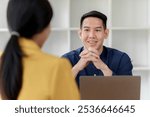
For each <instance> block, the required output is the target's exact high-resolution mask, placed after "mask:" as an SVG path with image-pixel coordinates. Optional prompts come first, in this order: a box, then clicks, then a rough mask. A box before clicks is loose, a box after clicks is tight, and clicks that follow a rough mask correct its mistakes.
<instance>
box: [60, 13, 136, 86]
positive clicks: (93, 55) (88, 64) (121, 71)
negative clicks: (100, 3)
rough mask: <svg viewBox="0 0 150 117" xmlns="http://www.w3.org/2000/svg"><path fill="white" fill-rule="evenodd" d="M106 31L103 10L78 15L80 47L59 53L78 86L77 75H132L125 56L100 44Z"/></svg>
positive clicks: (130, 66)
mask: <svg viewBox="0 0 150 117" xmlns="http://www.w3.org/2000/svg"><path fill="white" fill-rule="evenodd" d="M108 34H109V30H108V29H107V17H106V16H105V15H104V14H103V13H100V12H98V11H90V12H88V13H86V14H84V15H83V16H82V17H81V20H80V30H79V37H80V39H81V41H82V43H83V47H81V48H78V49H77V50H73V51H71V52H68V53H66V54H64V55H63V57H65V58H67V59H69V61H70V62H71V64H72V72H73V74H74V76H75V78H76V81H77V84H78V85H79V77H80V76H93V75H95V76H96V75H97V76H99V75H102V76H112V75H132V68H133V66H132V63H131V60H130V58H129V56H128V55H127V54H126V53H124V52H121V51H119V50H116V49H113V48H108V47H105V46H104V45H103V43H104V40H105V39H107V37H108Z"/></svg>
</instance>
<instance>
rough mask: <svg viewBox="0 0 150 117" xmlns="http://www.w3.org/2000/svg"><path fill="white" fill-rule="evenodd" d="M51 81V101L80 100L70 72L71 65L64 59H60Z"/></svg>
mask: <svg viewBox="0 0 150 117" xmlns="http://www.w3.org/2000/svg"><path fill="white" fill-rule="evenodd" d="M54 76H55V79H54V80H53V87H52V88H53V89H52V99H54V100H57V99H58V100H59V99H60V100H78V99H80V95H79V90H78V88H77V85H76V82H75V78H74V77H73V74H72V72H71V65H70V63H69V62H68V61H67V60H66V59H60V60H59V63H58V67H57V68H56V71H55V74H54Z"/></svg>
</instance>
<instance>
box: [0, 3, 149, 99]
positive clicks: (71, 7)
mask: <svg viewBox="0 0 150 117" xmlns="http://www.w3.org/2000/svg"><path fill="white" fill-rule="evenodd" d="M7 1H8V0H1V1H0V8H1V10H0V50H3V49H4V46H5V44H6V42H7V40H8V38H9V33H8V30H7V24H6V6H7ZM49 1H50V2H51V4H52V7H53V10H54V17H53V19H52V32H51V34H50V37H49V39H48V40H47V41H46V43H45V44H44V47H43V50H44V51H45V52H48V53H51V54H55V55H58V56H61V55H63V54H64V53H66V52H68V51H70V50H73V49H76V48H78V47H80V46H82V43H81V41H80V39H79V37H78V29H79V25H80V18H81V16H82V15H83V14H84V13H85V12H88V11H90V10H98V11H100V12H103V13H104V14H106V15H107V17H108V22H107V26H108V28H109V29H110V34H109V37H108V39H107V40H106V42H105V45H106V46H108V47H113V48H116V49H119V50H122V51H125V52H126V53H128V55H129V56H130V57H131V59H132V62H133V65H134V70H133V73H134V75H140V76H141V78H142V85H141V99H150V0H49Z"/></svg>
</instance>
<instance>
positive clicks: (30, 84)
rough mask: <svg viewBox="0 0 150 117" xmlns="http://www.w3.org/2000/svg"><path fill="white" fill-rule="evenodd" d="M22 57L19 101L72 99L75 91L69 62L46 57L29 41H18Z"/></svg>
mask: <svg viewBox="0 0 150 117" xmlns="http://www.w3.org/2000/svg"><path fill="white" fill-rule="evenodd" d="M19 43H20V46H21V48H22V50H23V52H24V53H25V54H26V56H24V57H23V85H22V89H21V91H20V94H19V97H18V99H19V100H49V99H50V100H76V99H80V95H79V91H78V88H77V86H76V83H75V80H74V77H73V75H72V72H71V65H70V63H69V62H68V61H67V60H66V59H63V58H58V57H55V56H53V55H49V54H46V53H44V52H42V51H41V49H40V48H39V46H37V44H35V42H33V41H32V40H28V39H25V38H22V39H20V42H19Z"/></svg>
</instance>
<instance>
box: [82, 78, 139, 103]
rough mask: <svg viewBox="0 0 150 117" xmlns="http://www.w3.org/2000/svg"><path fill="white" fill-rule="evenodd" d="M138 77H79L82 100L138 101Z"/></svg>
mask: <svg viewBox="0 0 150 117" xmlns="http://www.w3.org/2000/svg"><path fill="white" fill-rule="evenodd" d="M140 84H141V77H140V76H81V77H80V94H81V99H82V100H139V99H140Z"/></svg>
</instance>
